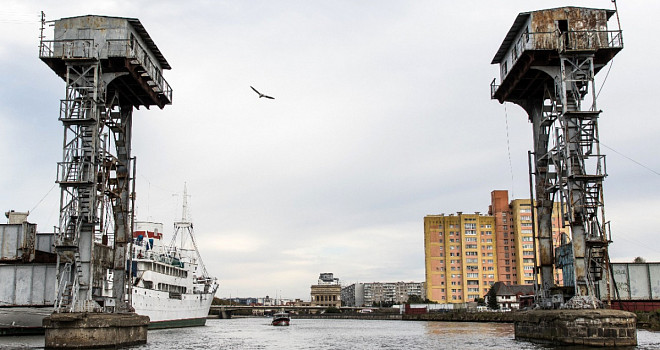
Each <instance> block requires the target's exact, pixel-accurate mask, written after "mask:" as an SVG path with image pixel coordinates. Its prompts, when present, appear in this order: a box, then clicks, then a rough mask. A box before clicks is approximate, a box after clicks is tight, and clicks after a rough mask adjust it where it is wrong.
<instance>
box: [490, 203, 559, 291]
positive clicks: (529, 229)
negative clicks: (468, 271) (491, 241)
mask: <svg viewBox="0 0 660 350" xmlns="http://www.w3.org/2000/svg"><path fill="white" fill-rule="evenodd" d="M489 214H490V215H492V216H493V217H494V218H495V235H496V237H497V266H498V272H499V273H498V281H499V282H503V283H505V284H507V285H512V284H521V285H525V284H533V283H534V265H535V261H534V258H535V254H534V249H535V248H536V251H537V254H538V244H536V245H535V242H534V238H533V237H534V236H533V233H534V232H533V225H534V222H535V217H533V210H532V205H531V201H530V200H529V199H514V200H512V201H511V202H509V193H508V191H506V190H495V191H492V192H491V205H490V208H489ZM562 216H563V215H562V210H561V204H560V203H554V208H553V212H552V237H553V245H554V246H555V247H557V246H559V245H560V244H561V239H562V235H563V234H566V235H568V233H569V232H570V230H569V227H568V226H567V225H563V224H562V219H561V218H562ZM536 243H538V242H536ZM536 256H538V255H536ZM554 275H555V283H556V284H558V285H562V284H563V280H562V275H561V270H559V269H556V270H555V273H554Z"/></svg>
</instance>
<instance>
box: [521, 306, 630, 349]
mask: <svg viewBox="0 0 660 350" xmlns="http://www.w3.org/2000/svg"><path fill="white" fill-rule="evenodd" d="M514 329H515V337H516V339H519V340H527V341H532V342H541V343H551V344H555V345H587V346H597V347H609V346H635V345H637V329H636V316H635V314H633V313H631V312H627V311H620V310H604V309H598V310H533V311H524V312H519V313H518V315H516V320H515V322H514Z"/></svg>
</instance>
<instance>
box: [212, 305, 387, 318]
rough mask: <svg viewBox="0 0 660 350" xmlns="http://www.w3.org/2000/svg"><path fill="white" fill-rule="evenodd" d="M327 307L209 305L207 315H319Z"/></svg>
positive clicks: (222, 316) (352, 309)
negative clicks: (269, 312)
mask: <svg viewBox="0 0 660 350" xmlns="http://www.w3.org/2000/svg"><path fill="white" fill-rule="evenodd" d="M327 308H328V307H327V306H286V305H271V306H265V305H255V306H252V305H211V309H210V310H209V315H218V316H220V318H230V317H231V315H232V314H233V313H234V312H236V311H239V310H250V311H252V310H263V311H267V310H274V311H277V310H282V309H284V310H286V311H302V312H304V313H309V312H312V313H319V312H321V311H323V310H326V309H327ZM339 309H340V310H341V311H349V312H350V311H358V310H361V309H365V307H354V306H342V307H340V308H339ZM368 309H376V308H368Z"/></svg>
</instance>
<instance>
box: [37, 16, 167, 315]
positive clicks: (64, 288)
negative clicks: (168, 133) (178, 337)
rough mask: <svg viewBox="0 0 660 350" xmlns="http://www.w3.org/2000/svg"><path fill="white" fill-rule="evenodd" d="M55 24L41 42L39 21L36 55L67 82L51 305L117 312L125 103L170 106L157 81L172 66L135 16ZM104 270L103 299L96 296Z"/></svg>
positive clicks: (122, 262) (124, 231)
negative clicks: (108, 286)
mask: <svg viewBox="0 0 660 350" xmlns="http://www.w3.org/2000/svg"><path fill="white" fill-rule="evenodd" d="M43 23H44V24H45V23H46V22H43ZM54 27H55V29H54V33H55V35H54V38H56V39H55V40H44V36H43V27H42V36H41V43H40V51H39V57H40V58H41V60H42V61H44V62H45V63H46V64H48V66H49V67H50V68H51V69H53V71H55V73H57V75H58V76H60V77H61V78H62V79H64V82H65V83H66V90H65V91H66V92H65V97H64V99H62V100H61V102H60V113H59V120H60V121H61V122H62V124H63V126H64V142H63V155H62V161H61V162H59V163H58V164H57V180H56V181H57V183H58V184H59V185H60V190H61V196H60V218H59V229H58V232H57V238H56V243H55V245H56V251H57V254H58V276H57V283H58V285H57V293H58V295H57V299H56V305H55V311H56V312H83V311H95V312H98V311H115V312H122V311H126V310H129V309H130V305H129V304H130V302H129V303H126V301H127V299H128V297H130V295H128V296H127V295H126V288H127V285H130V284H127V282H126V277H127V273H126V268H127V267H126V266H127V263H126V261H127V244H128V243H129V242H130V240H131V237H132V212H133V205H132V199H133V195H132V193H133V187H132V186H133V174H134V171H135V168H134V161H132V159H134V158H132V157H131V128H132V117H133V108H134V107H139V106H145V107H147V108H148V107H150V106H154V105H155V106H158V107H160V108H163V107H164V106H165V105H167V104H170V103H171V101H172V90H171V88H170V87H169V85H168V84H167V82H166V81H165V80H164V79H163V77H162V70H163V69H170V66H169V64H168V63H167V61H166V60H165V58H164V57H163V56H162V54H161V53H160V51H159V50H158V48H157V47H156V45H155V44H154V43H153V41H152V39H151V38H150V37H149V35H148V34H147V32H146V30H145V29H144V27H143V26H142V24H141V23H140V21H139V20H137V19H133V18H117V17H103V16H82V17H71V18H62V19H59V20H56V21H54ZM109 271H112V273H111V275H112V281H111V283H112V287H113V289H112V290H113V292H112V295H111V296H107V295H103V293H102V291H103V288H104V284H108V283H109V281H108V280H107V276H108V275H110V274H109V273H108V272H109Z"/></svg>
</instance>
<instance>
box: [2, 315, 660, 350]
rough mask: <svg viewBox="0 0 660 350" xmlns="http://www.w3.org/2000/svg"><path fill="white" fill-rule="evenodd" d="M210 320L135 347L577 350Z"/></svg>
mask: <svg viewBox="0 0 660 350" xmlns="http://www.w3.org/2000/svg"><path fill="white" fill-rule="evenodd" d="M269 321H270V319H268V318H235V319H230V320H219V319H209V320H208V321H207V323H206V326H205V327H193V328H178V329H163V330H154V331H149V334H148V343H147V344H145V345H141V346H135V347H131V349H139V350H152V349H159V350H160V349H278V350H281V349H287V350H289V349H333V350H342V349H351V350H354V349H406V350H412V349H451V350H462V349H489V350H494V349H506V350H514V349H572V350H577V349H580V348H579V347H552V346H547V345H546V346H544V345H538V344H533V343H529V342H522V341H516V340H514V339H513V324H509V323H471V322H425V321H376V320H320V319H292V320H291V326H289V327H273V326H271V325H270V322H269ZM637 341H638V343H639V345H638V346H637V347H636V348H634V349H644V350H646V349H660V333H657V332H649V331H645V330H638V331H637ZM43 346H44V337H43V336H29V337H0V349H6V348H7V349H20V348H43Z"/></svg>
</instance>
